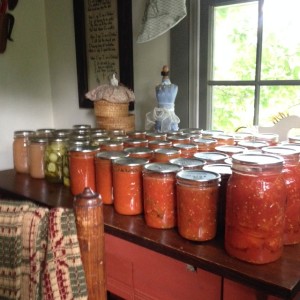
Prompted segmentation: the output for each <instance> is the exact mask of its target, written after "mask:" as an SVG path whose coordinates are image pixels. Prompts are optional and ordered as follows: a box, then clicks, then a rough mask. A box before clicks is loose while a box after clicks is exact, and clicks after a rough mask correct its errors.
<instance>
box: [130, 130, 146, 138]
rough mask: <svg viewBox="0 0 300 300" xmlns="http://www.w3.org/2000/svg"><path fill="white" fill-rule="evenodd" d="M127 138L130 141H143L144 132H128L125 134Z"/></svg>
mask: <svg viewBox="0 0 300 300" xmlns="http://www.w3.org/2000/svg"><path fill="white" fill-rule="evenodd" d="M127 135H128V137H129V138H132V139H145V138H146V131H143V130H141V131H139V130H135V131H130V132H128V133H127Z"/></svg>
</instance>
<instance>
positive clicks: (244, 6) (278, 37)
mask: <svg viewBox="0 0 300 300" xmlns="http://www.w3.org/2000/svg"><path fill="white" fill-rule="evenodd" d="M200 10H201V17H200V20H201V24H200V28H201V29H200V30H201V32H200V37H201V38H200V47H201V48H200V93H199V94H200V99H199V101H200V103H202V104H203V103H204V102H205V106H206V109H204V110H203V111H202V112H201V111H200V117H201V114H202V116H203V115H204V113H206V114H207V116H206V118H207V122H206V124H208V126H207V127H211V129H222V130H225V131H229V132H232V131H234V130H236V129H237V128H238V127H240V126H245V127H251V126H252V125H258V124H259V125H263V126H266V125H270V124H272V123H273V122H274V121H275V119H276V118H278V116H279V117H280V116H283V115H285V114H292V113H295V111H296V110H299V112H300V35H299V32H298V31H299V28H300V18H299V11H300V1H299V0H256V1H249V0H248V1H247V0H244V1H233V0H231V1H228V0H227V1H226V0H223V1H219V0H214V1H212V0H204V1H203V0H201V9H200ZM200 110H201V105H200Z"/></svg>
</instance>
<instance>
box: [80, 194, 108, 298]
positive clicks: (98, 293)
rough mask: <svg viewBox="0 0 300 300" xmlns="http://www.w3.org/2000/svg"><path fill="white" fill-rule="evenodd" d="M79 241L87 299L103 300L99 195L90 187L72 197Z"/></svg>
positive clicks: (104, 284) (102, 236) (101, 230)
mask: <svg viewBox="0 0 300 300" xmlns="http://www.w3.org/2000/svg"><path fill="white" fill-rule="evenodd" d="M74 213H75V217H76V227H77V235H78V241H79V246H80V251H81V257H82V263H83V268H84V271H85V276H86V282H87V289H88V298H89V300H106V299H107V296H106V276H105V260H104V222H103V207H102V201H101V196H100V195H99V194H97V193H94V192H93V191H92V190H91V189H90V188H85V189H84V191H83V193H82V194H79V195H76V196H75V197H74Z"/></svg>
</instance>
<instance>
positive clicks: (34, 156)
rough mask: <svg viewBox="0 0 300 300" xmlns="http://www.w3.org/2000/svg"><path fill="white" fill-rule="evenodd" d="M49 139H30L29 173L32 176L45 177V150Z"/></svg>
mask: <svg viewBox="0 0 300 300" xmlns="http://www.w3.org/2000/svg"><path fill="white" fill-rule="evenodd" d="M47 144H48V139H47V138H44V137H33V138H30V141H29V174H30V176H31V177H32V178H40V179H41V178H45V163H44V157H45V151H46V146H47Z"/></svg>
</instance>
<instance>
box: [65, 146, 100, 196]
mask: <svg viewBox="0 0 300 300" xmlns="http://www.w3.org/2000/svg"><path fill="white" fill-rule="evenodd" d="M98 152H99V148H98V147H95V146H80V147H73V148H70V149H69V170H70V188H71V193H72V194H73V195H78V194H80V193H82V192H83V190H84V189H85V188H87V187H88V188H90V189H91V190H93V191H95V190H96V183H95V164H94V160H95V155H96V153H98Z"/></svg>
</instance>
